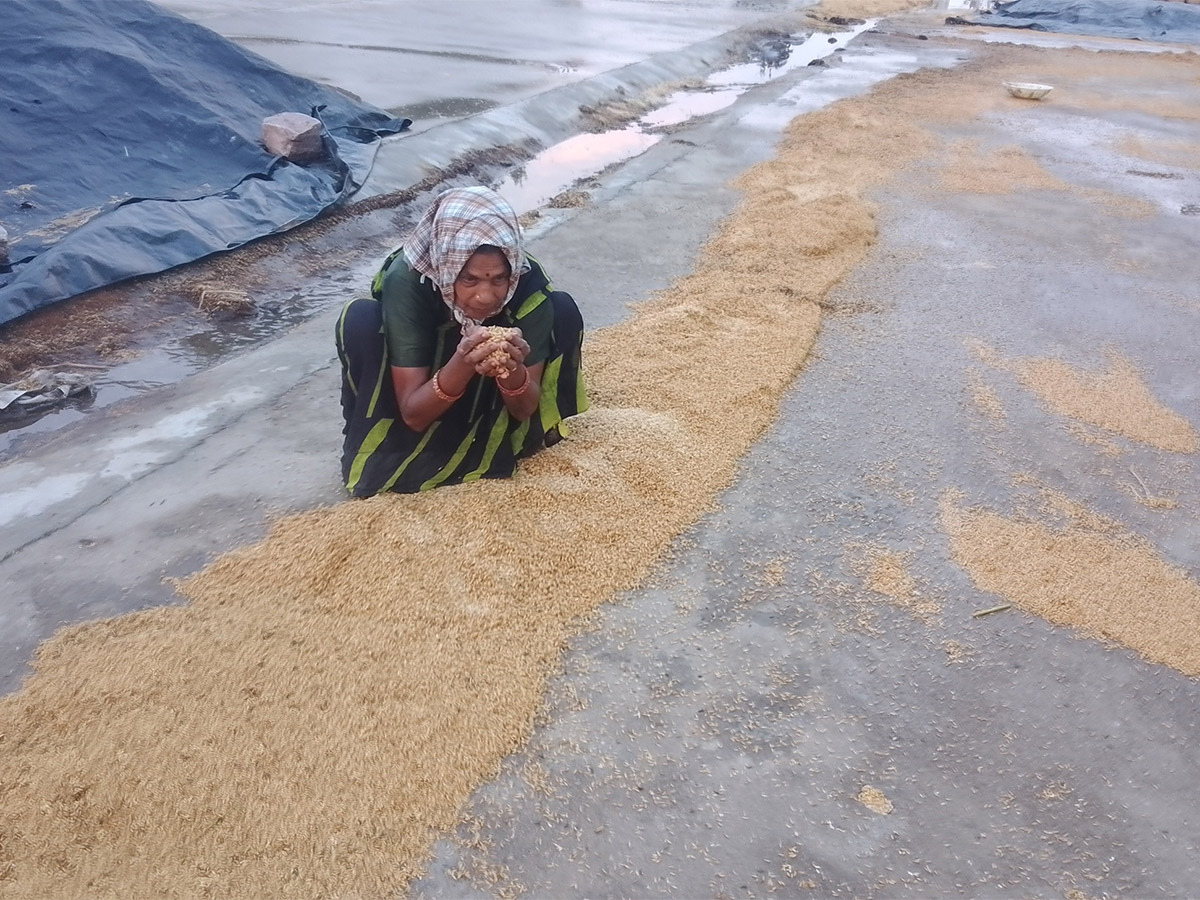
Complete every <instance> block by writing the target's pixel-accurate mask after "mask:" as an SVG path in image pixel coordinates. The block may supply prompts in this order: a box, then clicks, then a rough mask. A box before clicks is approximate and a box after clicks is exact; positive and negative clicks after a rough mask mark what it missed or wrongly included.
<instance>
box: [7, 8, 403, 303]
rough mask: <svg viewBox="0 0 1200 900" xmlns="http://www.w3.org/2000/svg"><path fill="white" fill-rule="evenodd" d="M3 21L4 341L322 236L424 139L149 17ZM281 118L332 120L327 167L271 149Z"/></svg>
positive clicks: (203, 35) (41, 12) (62, 12)
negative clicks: (389, 157) (384, 148)
mask: <svg viewBox="0 0 1200 900" xmlns="http://www.w3.org/2000/svg"><path fill="white" fill-rule="evenodd" d="M3 19H4V21H3V23H0V225H2V226H3V227H4V228H5V229H7V231H8V233H9V244H10V250H9V265H8V266H7V267H4V268H0V324H3V323H5V322H9V321H11V320H13V319H15V318H17V317H19V316H22V315H24V314H26V313H29V312H32V311H33V310H35V309H38V308H40V307H43V306H46V305H48V304H50V303H53V302H55V301H58V300H62V299H65V298H67V297H71V296H74V295H76V294H80V293H82V292H84V291H87V290H90V289H92V288H96V287H102V286H104V285H108V284H112V283H114V282H116V281H120V280H122V279H124V278H129V277H131V276H134V275H145V274H149V273H153V272H161V271H163V270H164V269H168V268H171V267H172V266H176V265H180V264H182V263H185V262H191V261H192V260H196V259H199V258H201V257H204V256H207V255H209V254H212V253H215V252H218V251H221V250H228V249H231V248H233V247H237V246H239V245H241V244H244V243H246V242H247V241H251V240H253V239H255V238H258V237H262V236H263V235H266V234H270V233H273V232H277V231H282V230H285V229H287V228H290V227H293V226H295V225H297V224H299V223H301V222H305V221H308V220H310V219H312V218H314V217H315V216H317V215H318V214H320V212H321V211H322V210H324V209H326V208H328V207H329V206H331V205H332V204H334V203H335V202H337V201H338V200H339V199H341V198H342V197H344V196H347V195H349V194H350V193H353V191H354V190H356V189H357V188H358V187H359V186H361V184H362V182H363V180H364V179H365V178H366V176H367V173H368V172H369V171H370V168H371V163H372V161H373V159H374V154H375V149H376V146H377V143H378V140H379V138H380V137H381V136H383V135H385V134H393V133H396V132H398V131H401V130H403V129H404V128H405V127H407V125H408V124H410V123H409V121H408V120H407V119H396V118H393V117H392V116H390V115H389V114H387V113H385V112H383V111H382V110H379V109H375V108H373V107H370V106H365V105H363V104H361V103H357V102H355V101H353V100H351V99H350V98H348V97H346V96H344V95H342V94H340V93H338V92H337V91H335V90H333V89H332V88H328V87H325V86H323V85H320V84H316V83H315V82H312V81H309V80H307V79H304V78H299V77H297V76H294V75H292V74H290V73H288V72H286V71H284V70H283V69H280V68H278V67H277V66H275V65H274V64H273V63H270V62H268V61H267V60H265V59H263V58H262V57H260V56H257V55H256V54H254V53H251V52H249V51H247V50H244V49H242V48H241V47H239V46H237V45H236V44H234V43H232V42H230V41H227V40H225V39H224V38H222V37H221V36H220V35H218V34H216V33H215V32H212V31H210V30H208V29H207V28H204V27H202V26H200V25H197V24H195V23H192V22H189V21H188V20H186V19H183V18H181V17H180V16H177V15H175V14H173V13H170V12H167V11H166V10H163V9H161V8H159V7H157V6H155V5H154V4H153V3H149V2H145V0H4V3H3ZM318 109H319V110H320V111H319V113H314V110H318ZM280 112H302V113H307V114H316V115H317V116H318V117H319V118H320V119H321V120H322V122H323V123H324V124H325V128H326V136H325V145H326V149H327V151H329V153H328V154H327V156H328V158H327V159H326V160H325V161H323V162H320V163H315V164H309V165H297V164H295V163H291V162H288V161H287V160H284V159H281V158H279V157H274V156H272V155H271V154H269V153H268V152H267V151H266V150H265V149H263V147H262V145H261V144H260V142H259V137H260V132H261V127H262V120H263V119H264V118H265V117H267V116H270V115H274V114H275V113H280Z"/></svg>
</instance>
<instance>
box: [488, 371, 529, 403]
mask: <svg viewBox="0 0 1200 900" xmlns="http://www.w3.org/2000/svg"><path fill="white" fill-rule="evenodd" d="M529 381H530V378H529V369H528V368H526V369H525V380H524V381H522V382H521V386H520V387H519V388H506V387H505V386H504V385H502V384H501V383H500V379H499V378H497V379H496V387H498V388H500V393H501V394H503V395H504V396H505V397H519V396H521V395H522V394H523V393H525V392H526V391H527V390H529Z"/></svg>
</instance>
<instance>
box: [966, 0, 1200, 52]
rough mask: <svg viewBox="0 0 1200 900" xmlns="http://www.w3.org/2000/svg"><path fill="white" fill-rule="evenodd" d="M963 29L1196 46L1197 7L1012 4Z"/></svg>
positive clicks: (1080, 0)
mask: <svg viewBox="0 0 1200 900" xmlns="http://www.w3.org/2000/svg"><path fill="white" fill-rule="evenodd" d="M953 20H954V22H955V23H957V24H961V25H989V26H992V27H994V28H1028V29H1031V30H1033V31H1054V32H1062V33H1065V34H1087V35H1096V36H1099V37H1115V38H1133V39H1136V40H1143V41H1165V42H1178V43H1189V44H1200V7H1197V6H1192V5H1190V4H1187V3H1179V2H1152V0H1071V2H1062V0H1058V2H1055V0H1013V2H1011V3H998V4H997V5H996V6H995V8H994V9H993V11H992V12H991V13H984V14H982V15H978V16H972V17H970V18H965V17H962V16H955V17H953Z"/></svg>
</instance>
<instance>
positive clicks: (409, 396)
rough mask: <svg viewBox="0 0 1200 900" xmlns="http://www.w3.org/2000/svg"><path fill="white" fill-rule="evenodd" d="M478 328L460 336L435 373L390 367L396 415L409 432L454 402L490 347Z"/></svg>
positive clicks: (425, 424)
mask: <svg viewBox="0 0 1200 900" xmlns="http://www.w3.org/2000/svg"><path fill="white" fill-rule="evenodd" d="M486 342H487V333H486V332H485V331H483V330H482V329H479V330H477V331H474V332H472V333H471V334H470V335H464V336H463V339H462V340H461V341H459V342H458V347H457V348H456V349H455V351H454V355H453V356H451V357H450V359H449V361H447V363H446V364H445V365H444V366H442V367H441V368H440V369H438V370H437V371H436V372H430V370H429V368H428V367H425V366H392V367H391V370H392V387H393V388H394V389H395V392H396V405H397V406H398V407H399V408H400V418H402V419H403V420H404V424H405V425H407V426H408V427H409V428H411V429H412V430H413V431H424V430H425V429H426V428H428V427H429V426H430V425H432V424H433V423H434V422H436V421H437V420H438V419H440V418H441V417H442V416H443V415H445V413H446V410H448V409H449V408H450V407H451V406H453V405H454V401H455V400H457V399H458V398H459V397H461V396H462V395H463V393H464V392H465V391H466V389H467V385H468V384H470V383H471V379H472V378H473V377H474V375H475V373H476V372H477V371H478V370H479V367H480V366H481V364H482V363H483V361H484V360H485V359H486V358H487V356H488V354H489V353H491V352H492V349H493V348H491V347H488V346H486Z"/></svg>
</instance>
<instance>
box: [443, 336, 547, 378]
mask: <svg viewBox="0 0 1200 900" xmlns="http://www.w3.org/2000/svg"><path fill="white" fill-rule="evenodd" d="M509 331H510V333H509V335H508V336H507V337H505V338H504V339H502V340H499V341H497V340H495V339H494V338H492V336H491V334H489V333H488V331H487V329H486V328H472V329H470V330H469V331H467V332H466V333H464V334H463V338H462V340H461V341H459V343H458V350H457V351H456V353H458V354H460V355H461V356H462V358H463V359H464V360H465V361H466V362H467V363H469V364H470V365H471V366H472V367H473V368H474V369H475V371H476V372H478V373H479V374H480V375H485V376H487V377H489V378H506V377H508V376H510V375H512V374H513V373H514V372H516V371H517V370H518V369H520V368H521V366H523V365H524V363H525V358H526V357H527V356H529V344H528V343H527V342H526V340H525V338H524V337H523V336H522V335H521V329H519V328H512V329H509Z"/></svg>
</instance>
